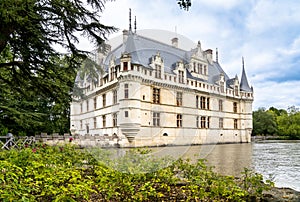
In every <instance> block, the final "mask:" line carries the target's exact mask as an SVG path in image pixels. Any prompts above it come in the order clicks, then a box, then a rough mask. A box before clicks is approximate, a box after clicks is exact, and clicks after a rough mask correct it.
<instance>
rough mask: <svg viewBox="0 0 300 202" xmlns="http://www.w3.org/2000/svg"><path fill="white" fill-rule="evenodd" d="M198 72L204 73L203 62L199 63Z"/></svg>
mask: <svg viewBox="0 0 300 202" xmlns="http://www.w3.org/2000/svg"><path fill="white" fill-rule="evenodd" d="M198 73H199V74H202V64H199V63H198Z"/></svg>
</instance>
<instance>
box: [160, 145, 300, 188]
mask: <svg viewBox="0 0 300 202" xmlns="http://www.w3.org/2000/svg"><path fill="white" fill-rule="evenodd" d="M154 150H160V149H159V148H155V149H154ZM168 152H171V153H178V154H182V155H183V157H188V158H190V159H194V160H195V159H196V158H198V157H197V156H199V157H200V158H205V159H206V160H207V164H208V165H210V166H214V167H215V168H214V170H215V171H217V172H218V173H221V174H224V175H234V176H239V175H240V173H241V172H243V170H244V168H245V167H246V168H251V169H253V170H255V171H256V172H258V173H261V174H262V175H263V176H264V178H265V179H271V180H272V181H274V182H275V186H276V187H289V188H292V189H294V190H297V191H300V172H299V170H300V141H271V140H269V141H262V142H253V143H250V144H247V143H246V144H222V145H201V146H190V147H189V148H186V149H185V150H184V147H173V148H172V149H169V150H168ZM195 155H196V156H195Z"/></svg>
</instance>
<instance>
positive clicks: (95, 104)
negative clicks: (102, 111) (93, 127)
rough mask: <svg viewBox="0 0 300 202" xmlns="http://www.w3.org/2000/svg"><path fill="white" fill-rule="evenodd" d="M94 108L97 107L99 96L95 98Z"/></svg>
mask: <svg viewBox="0 0 300 202" xmlns="http://www.w3.org/2000/svg"><path fill="white" fill-rule="evenodd" d="M94 109H97V97H95V98H94Z"/></svg>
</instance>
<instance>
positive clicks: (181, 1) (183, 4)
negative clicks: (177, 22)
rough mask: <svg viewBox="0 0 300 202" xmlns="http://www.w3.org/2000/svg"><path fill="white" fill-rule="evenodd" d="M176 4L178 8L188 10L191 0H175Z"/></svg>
mask: <svg viewBox="0 0 300 202" xmlns="http://www.w3.org/2000/svg"><path fill="white" fill-rule="evenodd" d="M177 3H178V5H179V7H180V8H183V9H185V10H187V11H188V10H189V8H190V7H191V6H192V2H191V0H177Z"/></svg>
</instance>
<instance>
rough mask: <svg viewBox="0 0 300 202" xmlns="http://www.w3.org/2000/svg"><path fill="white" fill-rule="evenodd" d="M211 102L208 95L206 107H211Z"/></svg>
mask: <svg viewBox="0 0 300 202" xmlns="http://www.w3.org/2000/svg"><path fill="white" fill-rule="evenodd" d="M209 103H210V99H209V97H208V98H206V108H207V109H210V105H209Z"/></svg>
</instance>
